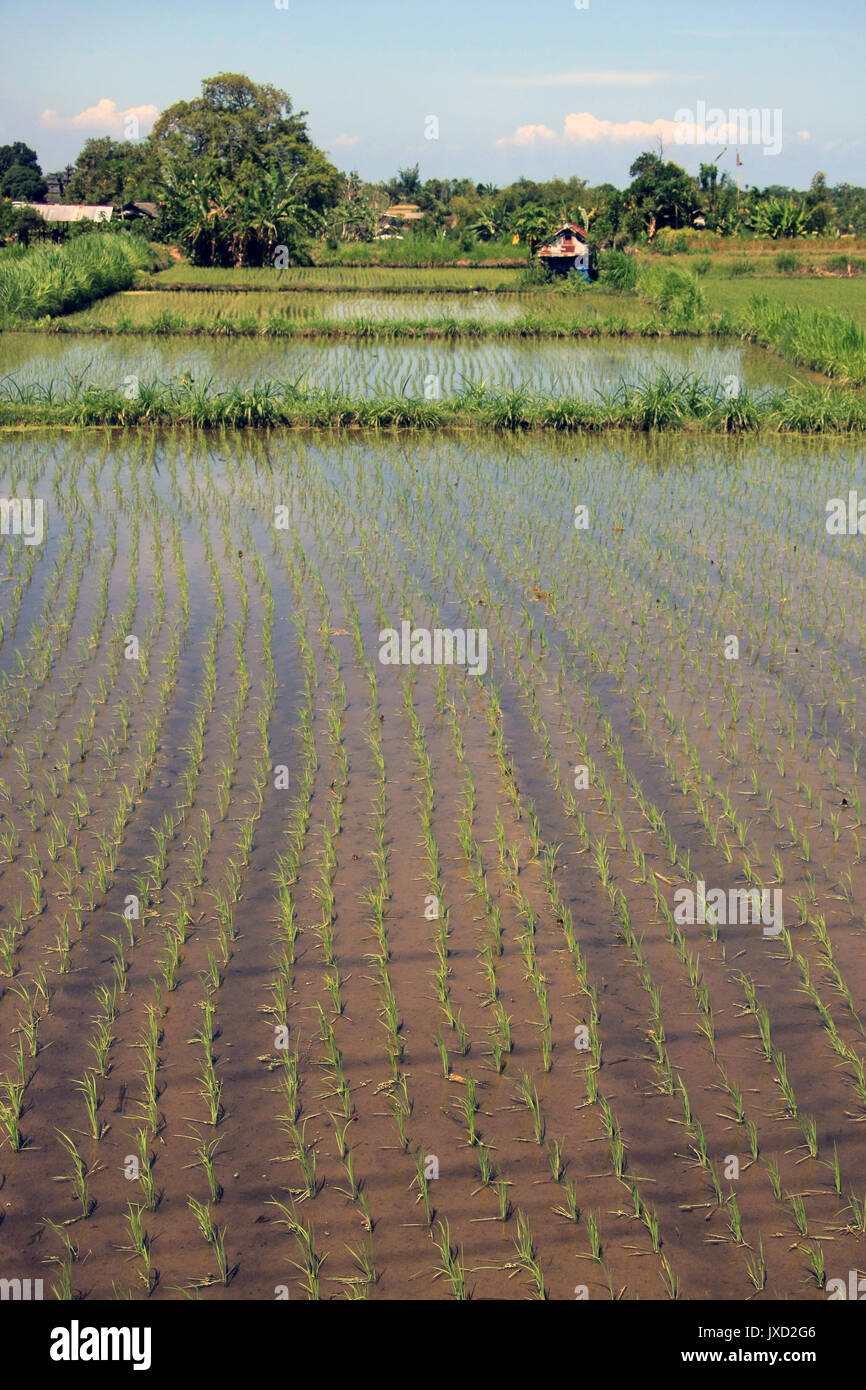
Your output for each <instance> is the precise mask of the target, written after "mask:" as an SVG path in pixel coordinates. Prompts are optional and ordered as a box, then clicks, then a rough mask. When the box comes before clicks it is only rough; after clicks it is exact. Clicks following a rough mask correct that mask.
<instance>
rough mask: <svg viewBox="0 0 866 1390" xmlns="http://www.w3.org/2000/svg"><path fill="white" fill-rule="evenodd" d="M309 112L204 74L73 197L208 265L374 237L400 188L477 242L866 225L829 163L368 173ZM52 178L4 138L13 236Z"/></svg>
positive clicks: (80, 181) (238, 80)
mask: <svg viewBox="0 0 866 1390" xmlns="http://www.w3.org/2000/svg"><path fill="white" fill-rule="evenodd" d="M306 117H307V112H305V111H295V110H294V109H293V106H292V101H291V97H290V96H289V94H288V93H287V92H285V91H283V90H281V89H280V88H278V87H274V86H271V85H268V84H260V83H255V82H253V81H251V80H250V79H249V78H248V77H245V76H244V75H242V74H239V73H221V74H219V75H217V76H216V77H210V78H206V79H205V80H204V82H203V83H202V92H201V96H199V97H196V98H194V99H193V100H191V101H180V102H176V103H174V104H173V105H172V106H169V107H168V108H167V109H166V110H165V111H163V112H162V114H161V115H160V116H159V118H158V120H157V121H156V123H155V125H154V127H153V130H152V131H151V133H150V134H149V135H148V136H147V137H146V138H145V139H141V140H132V139H129V140H114V139H112V138H111V137H109V136H100V137H98V138H93V139H89V140H87V141H86V143H85V144H84V147H83V148H82V150H81V152H80V154H79V156H78V158H77V159H76V161H75V164H74V166H72V167H71V168H69V169H67V170H65V171H63V173H62V174H60V175H53V176H52V177H53V178H56V179H58V182H59V183H60V186H61V188H62V199H63V201H64V202H75V203H99V204H111V205H113V207H114V208H115V209H117V210H118V212H121V211H122V210H123V209H124V208H128V207H129V206H130V205H132V204H133V203H135V202H153V203H155V204H156V205H157V209H158V217H157V220H156V222H155V224H153V225H152V226H149V227H148V235H150V236H151V237H153V238H154V239H158V240H162V241H167V242H170V243H176V244H177V245H179V246H180V247H181V249H182V250H183V251H184V252H185V253H186V254H187V255H188V256H189V257H190V259H191V260H192V261H194V262H195V263H197V264H201V265H262V264H266V263H272V262H273V260H274V257H275V256H282V257H283V260H284V263H285V264H297V263H302V262H304V261H308V260H309V258H310V247H311V243H312V242H313V241H314V240H317V239H318V240H321V241H324V242H326V243H328V244H329V245H331V246H337V245H339V243H340V242H346V241H371V240H372V239H373V238H374V237H375V236H376V234H377V232H378V231H379V229H380V226H381V221H380V219H381V217H382V214H383V212H384V211H385V209H386V208H387V207H388V205H389V203H391V202H411V203H413V204H415V205H416V206H417V208H418V209H419V211H420V213H421V214H422V216H421V218H420V219H419V220H417V221H415V222H414V223H413V230H412V233H408V234H414V235H420V236H423V237H431V236H432V237H439V238H450V239H453V240H454V241H455V242H456V243H458V244H459V246H462V247H465V248H467V249H468V248H469V247H471V246H474V245H477V244H478V243H479V242H491V243H500V244H501V243H505V242H512V243H517V242H519V243H523V244H524V246H528V247H529V248H530V249H531V248H533V247H535V246H537V245H538V244H539V243H540V242H541V241H542V240H544V239H545V238H547V237H548V236H550V235H551V233H552V232H553V231H555V230H556V227H557V226H558V225H560V224H561V223H562V222H564V221H578V222H579V224H580V225H581V226H583V227H584V228H585V230H586V231H587V233H588V235H589V236H590V238H591V240H592V242H593V245H594V246H598V247H602V248H606V247H614V248H615V247H622V246H626V245H630V244H640V243H642V242H644V243H645V242H647V241H649V242H652V240H653V239H654V237H655V236H656V234H657V233H658V232H659V231H661V230H663V229H665V228H672V229H675V230H676V229H690V228H693V227H694V226H695V225H699V226H705V227H706V228H708V229H709V230H711V231H714V232H717V233H719V234H721V235H723V236H737V235H743V234H746V235H748V234H756V235H761V236H770V237H776V238H783V237H785V238H787V237H801V236H802V237H805V236H810V235H813V236H824V235H840V234H846V233H854V234H858V235H864V234H866V189H863V188H858V187H853V186H851V185H848V184H840V185H836V186H835V187H829V186H828V185H827V182H826V179H825V176H824V174H823V173H820V172H819V173H817V174H815V176H814V178H813V179H812V182H811V184H810V186H809V188H808V189H807V190H802V191H799V190H796V189H791V188H787V187H783V186H770V187H767V188H748V187H747V188H746V189H744V190H739V189H738V188H737V185H736V182H735V180H734V179H733V178H732V177H731V175H730V174H729V173H728V172H727V171H721V172H720V171H719V169H718V166H717V165H716V164H715V163H702V164H701V166H700V170H699V173H698V174H697V176H693V175H691V174H689V173H687V171H686V170H685V169H683V168H682V167H681V166H680V165H678V164H676V163H675V162H674V161H672V160H666V159H665V158H664V155H663V153H662V152H661V151H659V152H657V153H652V152H644V153H643V154H641V155H639V156H638V157H637V159H635V160H634V162H633V163H632V165H631V167H630V169H629V183H628V184H627V185H626V187H625V188H622V189H620V188H617V187H616V186H615V185H614V184H612V183H602V184H598V185H590V184H589V183H588V181H587V180H586V179H581V178H579V177H577V176H571V177H569V178H567V179H562V178H555V179H550V180H547V181H544V182H537V181H535V180H532V179H527V178H521V179H518V180H516V181H515V182H513V183H511V184H509V185H507V186H506V187H504V188H497V187H496V186H495V185H492V184H485V183H477V182H474V181H473V180H471V179H467V178H454V179H427V180H422V178H421V174H420V169H419V167H418V165H414V166H412V167H409V168H405V169H400V170H398V172H397V175H396V176H395V177H394V178H393V179H391V180H388V181H386V182H384V183H379V184H376V183H368V182H365V181H364V180H362V179H361V178H360V176H359V175H358V174H357V173H356V172H354V171H352V172H350V173H348V174H347V173H343V172H341V171H340V170H338V169H337V168H336V167H335V166H334V165H333V164H332V163H331V161H330V160H329V159H328V157H327V155H326V154H325V153H324V151H322V150H321V149H319V148H318V147H317V146H316V145H315V144H314V143H313V141H312V140H311V138H310V134H309V130H308V127H307V120H306ZM46 192H47V182H46V179H45V177H44V176H43V173H42V170H41V168H40V167H39V164H38V160H37V156H36V152H35V151H34V150H32V149H30V148H29V146H27V145H26V144H24V143H23V142H22V141H16V142H15V143H13V144H10V145H4V146H0V238H2V239H4V240H6V241H9V240H13V239H18V240H24V241H26V240H29V239H31V238H33V237H34V236H38V235H40V234H43V233H44V231H45V224H42V223H41V219H40V218H39V217H38V216H37V215H36V214H35V213H33V211H32V210H31V209H14V208H13V207H12V203H13V200H15V201H17V200H21V201H25V202H28V203H36V202H40V201H42V200H44V198H45V195H46ZM90 225H91V224H88V227H87V229H88V230H90ZM54 234H55V235H62V234H65V233H63V232H55V233H54Z"/></svg>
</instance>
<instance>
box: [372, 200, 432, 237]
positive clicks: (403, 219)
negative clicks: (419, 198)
mask: <svg viewBox="0 0 866 1390" xmlns="http://www.w3.org/2000/svg"><path fill="white" fill-rule="evenodd" d="M423 216H424V214H423V212H422V211H421V209H420V208H419V207H418V204H417V203H394V204H393V205H392V206H391V207H389V208H386V209H385V211H384V212H383V213H382V216H381V217H380V218H379V222H378V227H377V231H376V240H377V241H385V240H386V239H388V238H390V237H396V238H398V239H399V237H400V236H401V235H402V231H401V229H402V228H404V227H408V226H410V225H411V223H413V222H420V220H421V218H422V217H423Z"/></svg>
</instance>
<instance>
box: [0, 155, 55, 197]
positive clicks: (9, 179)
mask: <svg viewBox="0 0 866 1390" xmlns="http://www.w3.org/2000/svg"><path fill="white" fill-rule="evenodd" d="M47 192H48V185H47V183H46V182H45V180H44V178H43V177H42V174H41V172H40V170H39V166H38V165H35V166H34V165H32V164H13V165H11V167H10V168H8V169H7V170H6V173H5V174H4V175H3V177H2V179H0V195H2V196H3V197H4V198H20V199H23V200H24V201H25V202H29V203H41V202H42V201H43V199H44V198H45V194H46V193H47Z"/></svg>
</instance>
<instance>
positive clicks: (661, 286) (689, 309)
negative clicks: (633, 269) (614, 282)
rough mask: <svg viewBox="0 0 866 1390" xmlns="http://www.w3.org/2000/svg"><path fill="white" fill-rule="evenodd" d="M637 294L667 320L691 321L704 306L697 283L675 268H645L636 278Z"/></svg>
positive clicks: (690, 276)
mask: <svg viewBox="0 0 866 1390" xmlns="http://www.w3.org/2000/svg"><path fill="white" fill-rule="evenodd" d="M638 291H639V293H640V296H641V298H642V299H644V300H645V301H646V303H647V304H651V305H652V307H653V308H654V309H658V310H660V312H661V313H663V314H665V315H666V316H667V317H669V318H670V319H671V320H677V319H693V318H694V317H695V316H696V315H697V314H698V313H700V312H701V311H702V310H703V308H704V306H705V300H704V292H703V290H702V289H701V287H700V285H699V284H698V282H697V280H696V279H695V278H694V276H693V275H689V274H688V273H687V272H686V271H684V270H679V269H677V267H676V266H664V267H662V266H649V267H648V268H647V269H646V270H644V271H642V272H641V274H640V277H639V280H638Z"/></svg>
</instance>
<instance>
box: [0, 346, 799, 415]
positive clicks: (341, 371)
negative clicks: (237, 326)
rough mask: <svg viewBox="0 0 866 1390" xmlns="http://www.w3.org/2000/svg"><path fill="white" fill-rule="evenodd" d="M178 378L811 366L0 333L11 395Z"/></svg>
mask: <svg viewBox="0 0 866 1390" xmlns="http://www.w3.org/2000/svg"><path fill="white" fill-rule="evenodd" d="M183 374H187V375H190V376H192V378H193V379H194V380H196V381H201V382H209V383H210V384H211V386H212V387H213V388H214V389H220V388H223V387H226V386H228V385H230V384H233V383H236V384H238V385H240V386H250V385H252V384H253V383H255V382H263V381H292V382H295V383H297V384H299V385H300V386H303V387H306V388H320V389H321V388H331V389H340V388H342V389H344V390H347V391H350V392H351V393H352V394H353V395H356V396H362V397H373V396H378V395H382V394H397V395H407V396H416V397H421V398H425V397H426V398H427V399H438V398H440V397H446V396H450V395H453V394H455V393H456V392H459V391H460V390H462V389H464V388H466V387H467V386H469V385H473V384H476V385H477V384H481V383H483V384H484V385H485V386H486V387H488V388H489V389H494V390H497V389H498V390H507V389H513V388H519V387H525V388H527V389H528V390H531V391H538V392H551V391H555V392H561V393H562V394H563V395H568V396H578V397H584V398H586V399H590V398H592V397H594V396H595V395H596V394H597V393H598V392H611V391H613V390H615V389H616V388H617V387H618V386H619V385H620V384H621V383H622V382H626V383H637V382H641V381H651V380H654V379H658V378H661V377H664V376H666V375H668V376H673V377H677V378H678V377H681V376H683V375H684V374H689V375H693V376H698V377H701V378H703V379H704V381H705V382H707V383H708V384H709V385H711V386H716V385H718V386H721V387H723V388H724V387H726V385H727V384H728V383H731V384H732V387H731V389H733V390H734V392H736V390H737V389H741V388H742V387H745V388H747V389H748V390H749V391H750V392H754V393H757V394H760V393H761V392H762V391H770V390H773V389H784V388H785V387H787V386H789V385H790V383H791V381H792V379H795V378H796V379H797V380H804V379H806V378H807V377H808V376H809V373H807V372H805V371H804V370H802V369H797V368H792V367H791V365H790V364H788V363H785V362H783V361H781V360H779V359H777V358H774V357H772V356H771V355H770V354H768V353H766V352H764V351H762V350H761V349H760V348H753V347H749V346H746V345H743V344H740V343H730V342H714V341H709V342H708V341H707V340H706V339H686V340H663V341H654V340H640V341H639V342H635V341H632V340H618V339H604V340H579V341H575V342H573V343H572V342H570V343H562V342H556V341H549V340H538V341H533V342H525V343H524V342H514V341H510V342H497V341H494V340H486V341H483V342H477V343H471V342H469V343H467V342H465V341H463V342H457V343H447V342H442V341H432V342H430V341H428V342H423V341H408V342H407V341H401V342H399V343H393V342H392V343H375V344H374V343H369V344H365V343H357V342H347V341H342V342H327V341H284V340H279V339H277V340H273V339H271V340H269V339H241V340H238V341H225V340H220V339H219V338H217V339H201V338H168V337H158V336H155V337H145V336H138V335H136V336H129V337H125V336H122V335H121V336H118V337H111V338H106V339H100V338H89V337H73V336H70V337H68V338H67V337H65V336H57V337H51V336H46V335H44V334H34V333H6V334H3V335H2V338H0V392H2V394H3V395H4V396H6V397H10V398H14V397H15V395H16V392H18V391H19V390H23V391H28V390H31V389H32V388H34V387H38V388H40V389H41V390H43V391H45V392H46V393H50V394H51V395H52V396H53V397H54V398H56V399H63V397H64V396H65V395H69V394H71V393H72V392H74V391H75V390H76V389H81V388H82V387H83V386H86V385H90V384H93V385H98V386H103V387H111V388H116V389H122V388H123V385H124V383H125V382H127V381H134V380H136V379H137V380H140V381H153V380H155V379H156V380H160V381H169V380H171V379H172V378H177V377H180V376H182V375H183Z"/></svg>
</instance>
